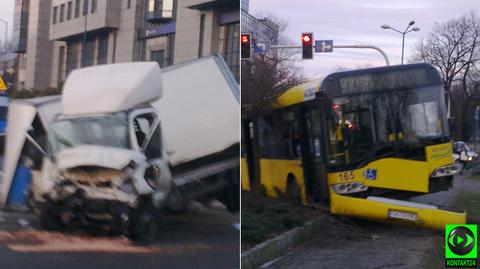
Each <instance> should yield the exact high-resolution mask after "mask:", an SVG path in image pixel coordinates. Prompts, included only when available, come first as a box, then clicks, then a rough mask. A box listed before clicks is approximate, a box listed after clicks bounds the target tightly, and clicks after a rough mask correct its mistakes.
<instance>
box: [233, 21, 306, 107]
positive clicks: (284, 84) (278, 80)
mask: <svg viewBox="0 0 480 269" xmlns="http://www.w3.org/2000/svg"><path fill="white" fill-rule="evenodd" d="M267 19H268V20H270V21H271V22H274V23H275V24H276V25H277V26H278V30H279V36H278V38H277V40H275V41H274V42H276V41H278V40H280V41H278V42H282V43H283V44H285V43H287V42H288V40H287V39H286V38H285V37H284V36H283V35H282V32H283V31H284V30H285V29H286V28H287V26H288V23H287V22H286V21H285V20H281V19H279V18H277V17H275V16H272V15H269V17H267ZM296 53H298V52H297V51H291V50H279V51H273V52H271V53H266V54H259V55H257V54H254V55H253V57H252V60H250V61H242V77H241V86H242V115H251V114H256V113H260V112H262V111H265V110H268V109H270V106H269V105H270V104H271V102H272V101H273V100H274V99H275V98H276V97H277V96H278V95H279V94H281V93H282V92H283V91H285V90H286V89H288V88H290V87H293V86H295V85H298V84H301V83H303V82H305V81H306V78H305V76H304V75H303V72H302V69H301V68H299V67H298V66H296V60H295V59H294V56H295V54H296Z"/></svg>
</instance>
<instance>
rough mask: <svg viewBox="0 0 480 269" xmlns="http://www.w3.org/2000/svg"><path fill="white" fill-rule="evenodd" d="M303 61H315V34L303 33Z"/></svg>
mask: <svg viewBox="0 0 480 269" xmlns="http://www.w3.org/2000/svg"><path fill="white" fill-rule="evenodd" d="M302 59H313V33H302Z"/></svg>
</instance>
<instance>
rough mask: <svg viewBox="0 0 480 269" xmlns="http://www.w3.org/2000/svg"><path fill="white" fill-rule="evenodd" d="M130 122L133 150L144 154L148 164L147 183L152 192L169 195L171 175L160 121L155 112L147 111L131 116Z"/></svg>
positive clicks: (146, 171)
mask: <svg viewBox="0 0 480 269" xmlns="http://www.w3.org/2000/svg"><path fill="white" fill-rule="evenodd" d="M130 120H131V132H132V133H133V135H132V137H133V139H132V140H133V141H132V144H133V145H132V148H133V149H134V150H136V151H139V152H142V153H143V154H144V155H145V157H146V159H147V162H148V165H147V167H146V169H145V175H144V177H145V180H146V183H147V184H148V185H149V186H150V187H151V189H152V190H151V191H153V190H155V191H157V192H158V191H160V192H163V191H165V192H166V193H165V195H167V193H168V189H169V188H170V182H171V175H170V170H169V167H168V161H167V158H165V155H166V151H165V148H164V145H163V143H162V142H163V140H162V133H161V124H160V119H159V117H158V115H157V114H156V113H155V112H152V111H150V110H148V109H147V110H146V111H136V112H135V113H134V114H132V115H131V117H130ZM151 191H149V192H151ZM164 198H166V197H164Z"/></svg>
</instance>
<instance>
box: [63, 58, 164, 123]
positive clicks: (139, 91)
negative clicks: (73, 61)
mask: <svg viewBox="0 0 480 269" xmlns="http://www.w3.org/2000/svg"><path fill="white" fill-rule="evenodd" d="M160 97H162V73H161V71H160V67H159V66H158V63H156V62H133V63H119V64H107V65H101V66H94V67H88V68H82V69H77V70H74V71H73V72H72V73H71V74H70V75H69V76H68V78H67V80H66V82H65V85H64V87H63V94H62V110H63V115H64V116H67V117H68V116H81V115H93V114H101V113H114V112H118V111H123V110H126V109H129V108H132V107H135V106H137V105H140V104H144V103H148V102H150V101H153V100H155V99H158V98H160Z"/></svg>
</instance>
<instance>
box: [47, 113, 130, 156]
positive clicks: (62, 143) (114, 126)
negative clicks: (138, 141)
mask: <svg viewBox="0 0 480 269" xmlns="http://www.w3.org/2000/svg"><path fill="white" fill-rule="evenodd" d="M49 140H50V144H51V145H52V151H53V153H56V152H58V151H60V150H61V149H64V148H68V147H74V146H79V145H99V146H107V147H116V148H128V147H129V142H128V120H127V115H126V114H125V113H116V114H110V115H101V116H95V117H82V118H75V119H65V120H59V121H56V122H54V123H53V124H51V125H50V129H49Z"/></svg>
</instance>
